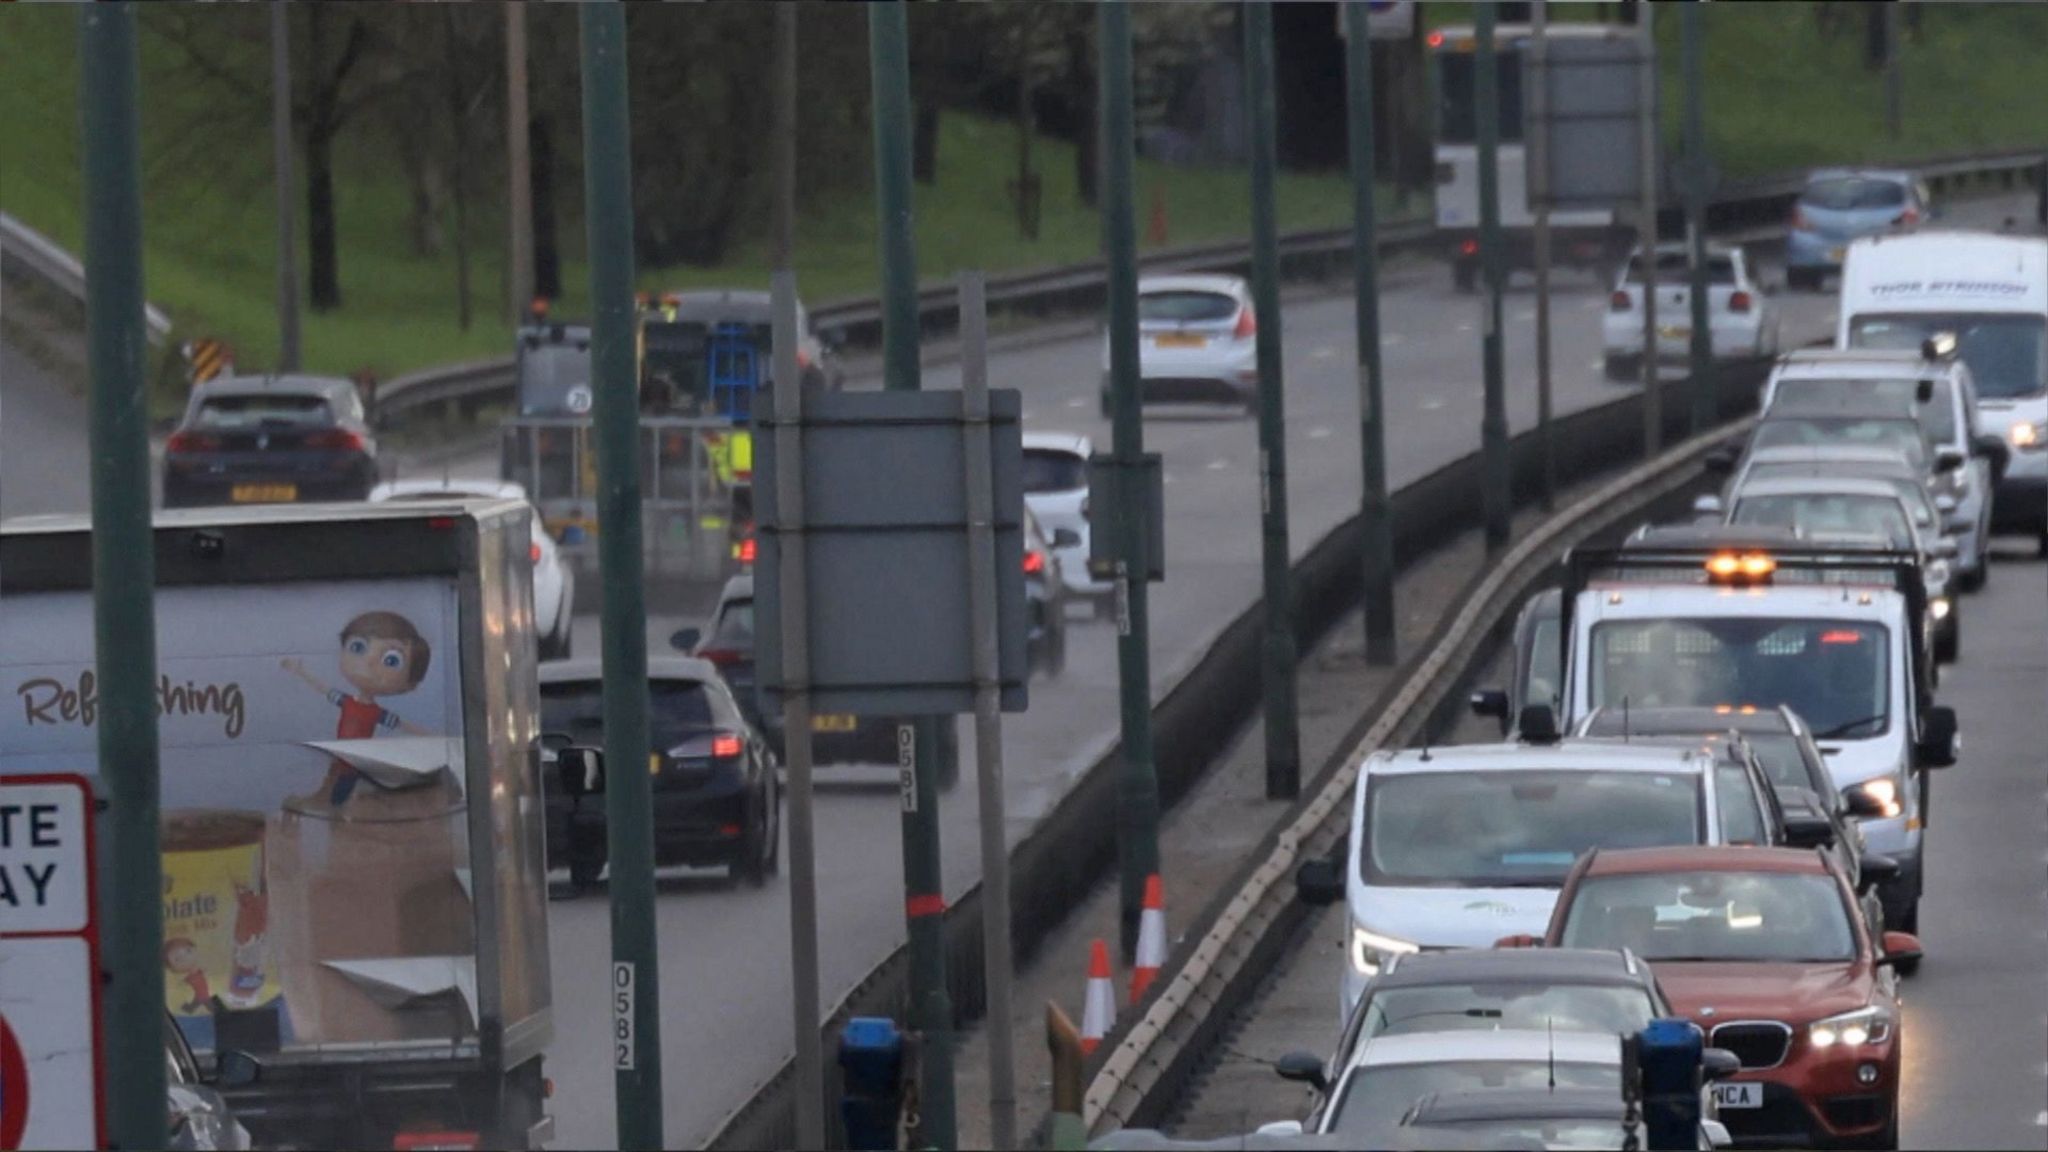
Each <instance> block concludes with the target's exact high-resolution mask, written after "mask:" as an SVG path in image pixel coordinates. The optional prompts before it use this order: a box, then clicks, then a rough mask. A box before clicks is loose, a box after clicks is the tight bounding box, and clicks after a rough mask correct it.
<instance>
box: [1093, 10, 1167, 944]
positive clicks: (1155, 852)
mask: <svg viewBox="0 0 2048 1152" xmlns="http://www.w3.org/2000/svg"><path fill="white" fill-rule="evenodd" d="M1096 19H1097V22H1098V23H1097V30H1098V32H1099V36H1098V47H1099V50H1100V53H1101V56H1100V59H1101V63H1100V75H1101V82H1100V83H1099V84H1098V85H1097V90H1098V92H1099V99H1100V101H1101V102H1100V104H1099V105H1098V107H1097V114H1098V115H1099V116H1100V117H1101V121H1100V131H1099V136H1100V138H1101V140H1102V242H1103V249H1104V252H1103V255H1104V257H1105V258H1106V263H1107V264H1108V288H1109V391H1110V410H1111V412H1112V414H1113V425H1112V432H1111V437H1110V440H1111V446H1112V453H1111V458H1110V460H1109V461H1108V463H1109V465H1110V467H1111V468H1112V469H1114V472H1115V474H1116V476H1117V477H1118V479H1117V482H1116V484H1115V486H1114V490H1115V491H1116V493H1117V499H1116V500H1115V501H1114V503H1113V506H1112V507H1111V508H1110V510H1109V513H1110V525H1111V528H1112V530H1113V535H1114V540H1113V541H1112V545H1113V547H1114V549H1115V556H1116V571H1115V579H1116V598H1117V613H1116V632H1117V641H1116V655H1117V673H1118V676H1117V682H1118V683H1117V686H1118V698H1119V700H1120V701H1121V703H1122V714H1123V723H1122V730H1121V738H1122V744H1121V748H1122V750H1123V764H1122V766H1121V768H1122V771H1121V774H1120V776H1119V778H1118V788H1117V838H1116V846H1117V863H1118V867H1119V880H1120V891H1119V906H1118V918H1117V926H1118V929H1119V931H1118V943H1119V944H1120V945H1121V947H1122V951H1123V958H1124V962H1125V963H1126V964H1128V963H1130V962H1131V960H1132V959H1133V958H1134V957H1135V956H1136V955H1137V951H1138V921H1139V919H1140V917H1141V916H1142V915H1143V913H1144V906H1145V878H1146V877H1148V876H1150V875H1152V874H1154V873H1156V872H1158V871H1159V776H1158V772H1157V770H1156V768H1155V767H1154V765H1153V761H1152V657H1151V621H1150V613H1149V611H1148V604H1147V602H1146V601H1147V595H1146V594H1147V592H1148V591H1149V589H1148V588H1147V581H1148V580H1149V579H1150V578H1151V575H1152V572H1153V570H1154V569H1155V568H1156V567H1157V565H1158V563H1159V561H1160V559H1161V557H1157V556H1152V555H1150V554H1149V553H1150V549H1149V548H1148V547H1147V544H1148V542H1149V541H1150V540H1151V538H1152V535H1153V533H1152V531H1151V526H1150V525H1149V524H1148V523H1147V521H1148V519H1149V517H1148V516H1147V513H1148V512H1151V513H1154V514H1156V513H1157V509H1156V508H1154V507H1148V506H1147V504H1146V502H1145V500H1144V496H1143V494H1144V492H1145V487H1144V484H1143V483H1142V479H1141V478H1142V477H1144V476H1145V474H1146V463H1147V461H1146V458H1145V427H1144V410H1143V401H1142V398H1141V397H1140V396H1139V394H1138V249H1137V236H1136V232H1135V228H1136V224H1135V221H1134V219H1133V213H1134V212H1135V209H1134V208H1133V206H1132V169H1133V168H1134V167H1136V164H1137V143H1136V131H1137V130H1136V125H1135V122H1134V120H1133V112H1132V108H1133V104H1132V94H1131V12H1130V5H1129V3H1128V0H1106V2H1105V3H1103V4H1101V5H1099V6H1098V7H1097V8H1096Z"/></svg>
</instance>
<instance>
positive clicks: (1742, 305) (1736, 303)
mask: <svg viewBox="0 0 2048 1152" xmlns="http://www.w3.org/2000/svg"><path fill="white" fill-rule="evenodd" d="M1751 303H1753V301H1751V300H1750V298H1749V293H1747V292H1736V293H1734V294H1732V295H1730V296H1729V297H1728V310H1729V311H1730V312H1733V313H1735V314H1736V315H1738V316H1744V315H1748V313H1749V306H1750V304H1751Z"/></svg>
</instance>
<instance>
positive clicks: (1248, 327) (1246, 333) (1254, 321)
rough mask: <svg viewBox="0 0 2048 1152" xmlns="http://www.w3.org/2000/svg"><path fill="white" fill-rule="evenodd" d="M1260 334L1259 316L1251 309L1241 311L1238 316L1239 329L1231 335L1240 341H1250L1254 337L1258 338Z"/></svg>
mask: <svg viewBox="0 0 2048 1152" xmlns="http://www.w3.org/2000/svg"><path fill="white" fill-rule="evenodd" d="M1258 334H1259V318H1258V316H1257V315H1255V314H1254V313H1253V312H1252V310H1251V309H1250V308H1245V309H1243V310H1241V311H1239V312H1238V314H1237V328H1236V329H1235V330H1234V331H1232V332H1231V335H1232V336H1234V337H1236V338H1237V339H1239V340H1249V339H1251V338H1252V337H1254V336H1257V335H1258Z"/></svg>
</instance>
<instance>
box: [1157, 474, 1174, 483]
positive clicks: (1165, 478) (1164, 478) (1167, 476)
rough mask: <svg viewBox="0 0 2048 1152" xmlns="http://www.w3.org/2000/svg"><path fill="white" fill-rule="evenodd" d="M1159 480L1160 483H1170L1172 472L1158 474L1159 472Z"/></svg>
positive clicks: (1171, 481)
mask: <svg viewBox="0 0 2048 1152" xmlns="http://www.w3.org/2000/svg"><path fill="white" fill-rule="evenodd" d="M1159 482H1160V483H1161V484H1171V483H1173V473H1171V472H1162V473H1160V474H1159Z"/></svg>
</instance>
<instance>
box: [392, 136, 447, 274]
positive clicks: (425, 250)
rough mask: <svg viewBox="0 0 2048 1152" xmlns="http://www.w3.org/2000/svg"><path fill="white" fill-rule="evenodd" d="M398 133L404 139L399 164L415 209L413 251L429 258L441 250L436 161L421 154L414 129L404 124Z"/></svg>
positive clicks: (411, 234)
mask: <svg viewBox="0 0 2048 1152" xmlns="http://www.w3.org/2000/svg"><path fill="white" fill-rule="evenodd" d="M398 135H399V140H400V141H401V144H400V149H399V151H400V155H399V164H400V166H401V167H403V168H404V169H405V183H406V187H407V189H408V190H409V191H410V193H411V199H412V211H411V212H410V213H408V219H407V233H408V235H409V237H410V239H411V241H412V254H413V255H414V256H416V257H418V258H419V259H422V260H430V259H432V258H434V257H436V256H439V255H440V254H441V240H442V236H441V187H440V183H441V182H440V177H439V175H438V174H437V173H436V172H435V170H434V164H433V162H432V161H431V160H429V159H428V158H427V157H425V156H423V155H421V149H420V146H419V142H418V141H417V140H416V139H415V138H414V136H413V133H412V132H410V131H407V130H405V129H402V128H401V129H400V131H399V134H398Z"/></svg>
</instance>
